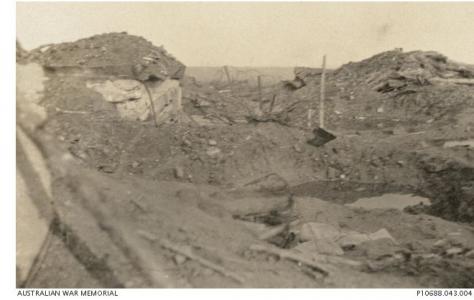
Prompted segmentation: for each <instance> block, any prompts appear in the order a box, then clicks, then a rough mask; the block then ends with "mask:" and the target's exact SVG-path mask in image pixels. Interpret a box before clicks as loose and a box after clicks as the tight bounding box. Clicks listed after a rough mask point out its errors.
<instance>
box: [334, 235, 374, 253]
mask: <svg viewBox="0 0 474 300" xmlns="http://www.w3.org/2000/svg"><path fill="white" fill-rule="evenodd" d="M369 240H370V238H369V235H368V234H365V233H360V232H357V231H351V232H349V233H347V234H345V235H344V236H342V237H341V238H340V239H338V240H337V243H338V244H339V246H341V247H342V249H344V250H350V249H352V248H354V247H355V246H358V245H360V244H362V243H363V242H367V241H369Z"/></svg>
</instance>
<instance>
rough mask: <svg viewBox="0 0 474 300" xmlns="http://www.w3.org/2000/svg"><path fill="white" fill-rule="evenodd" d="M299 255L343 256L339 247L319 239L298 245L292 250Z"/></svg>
mask: <svg viewBox="0 0 474 300" xmlns="http://www.w3.org/2000/svg"><path fill="white" fill-rule="evenodd" d="M293 249H294V250H297V251H299V252H301V253H314V252H317V253H320V254H328V255H343V254H344V251H343V250H342V248H341V247H339V245H338V244H337V243H335V242H334V241H332V240H331V239H319V240H314V241H309V242H304V243H301V244H298V245H297V246H296V247H294V248H293Z"/></svg>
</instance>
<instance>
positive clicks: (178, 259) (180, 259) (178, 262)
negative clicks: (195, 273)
mask: <svg viewBox="0 0 474 300" xmlns="http://www.w3.org/2000/svg"><path fill="white" fill-rule="evenodd" d="M173 260H174V263H175V264H176V265H178V266H179V265H181V264H183V263H184V262H186V260H187V258H186V257H185V256H183V255H181V254H176V255H175V256H174V257H173Z"/></svg>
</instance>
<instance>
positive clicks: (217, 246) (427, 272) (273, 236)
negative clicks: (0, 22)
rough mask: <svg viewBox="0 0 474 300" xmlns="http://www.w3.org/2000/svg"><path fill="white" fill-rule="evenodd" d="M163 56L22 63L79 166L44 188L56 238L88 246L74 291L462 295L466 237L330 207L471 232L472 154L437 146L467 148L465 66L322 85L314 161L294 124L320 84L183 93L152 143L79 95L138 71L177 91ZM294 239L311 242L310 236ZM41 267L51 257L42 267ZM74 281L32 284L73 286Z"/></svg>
mask: <svg viewBox="0 0 474 300" xmlns="http://www.w3.org/2000/svg"><path fill="white" fill-rule="evenodd" d="M122 43H124V44H125V46H124V47H119V45H121V44H122ZM163 51H164V50H159V49H156V47H154V46H152V45H151V44H150V43H149V42H146V41H144V40H143V39H141V38H137V37H132V36H128V35H124V34H109V35H99V36H95V37H92V38H89V39H84V40H80V41H77V42H74V43H66V44H62V45H49V46H47V47H41V48H39V49H37V50H35V51H33V53H31V54H29V57H30V59H33V60H35V61H39V62H41V63H43V64H44V66H45V67H46V68H47V69H48V70H49V73H48V76H49V81H48V82H47V83H46V89H45V92H44V97H43V99H42V101H41V104H42V105H43V106H44V107H45V108H46V110H47V112H48V120H47V122H46V123H45V124H44V125H43V127H42V128H41V130H42V133H44V134H46V135H48V136H49V137H50V138H51V139H50V140H48V143H50V145H52V146H54V145H55V144H58V145H61V147H63V148H64V149H65V151H66V152H68V153H69V154H70V155H71V156H72V157H73V158H72V160H73V161H74V164H73V166H74V169H75V168H77V170H76V171H75V172H72V173H71V176H72V177H70V178H69V177H68V176H65V177H66V179H64V182H63V183H64V184H62V185H61V182H62V181H61V179H59V180H58V181H57V183H58V185H59V186H58V187H56V189H55V191H56V193H58V194H57V195H58V196H59V198H61V199H66V200H65V201H64V203H62V204H61V205H62V206H61V207H60V211H61V214H63V216H64V220H65V223H67V224H72V225H73V226H72V227H73V228H72V229H71V228H69V229H71V230H72V231H73V232H74V233H77V234H78V235H79V236H81V237H83V238H84V239H85V241H84V244H85V245H87V247H85V248H84V247H83V248H80V249H79V250H78V252H76V254H77V257H76V258H75V259H76V260H78V261H81V258H82V259H83V260H84V258H85V257H87V255H85V254H84V253H83V252H81V251H82V250H84V249H89V250H88V251H89V252H87V253H89V254H90V252H92V253H94V255H93V256H91V257H93V258H94V259H99V260H100V261H101V262H102V263H101V264H99V265H100V266H103V267H104V268H103V269H101V270H96V269H94V268H91V266H90V265H87V264H85V270H84V268H82V269H81V272H92V274H95V277H94V278H95V280H98V282H99V283H98V282H97V281H94V282H89V283H88V284H90V285H93V286H95V285H100V284H103V283H104V282H100V277H101V276H100V274H102V273H101V272H105V273H106V274H107V275H108V276H109V275H114V277H106V278H113V280H112V281H109V284H110V283H111V282H112V283H113V284H118V285H120V286H127V287H143V286H150V285H151V286H155V285H156V286H161V285H163V284H164V285H168V284H169V285H174V286H195V287H204V286H207V287H209V286H220V287H222V286H256V287H257V286H258V287H263V286H268V287H283V286H285V287H286V286H288V287H291V286H298V287H315V286H317V287H382V286H404V287H407V286H410V287H411V286H444V287H446V286H452V287H466V286H472V282H473V281H472V280H473V279H472V275H469V274H472V272H471V273H470V271H472V267H473V266H472V255H473V254H472V249H473V244H472V241H473V240H474V238H473V232H472V228H471V227H469V226H467V225H465V224H457V223H454V222H449V221H446V220H442V219H439V218H437V217H433V216H427V215H425V214H420V215H410V214H407V213H403V212H400V211H394V210H377V211H365V210H360V209H357V208H351V207H347V206H344V205H343V204H347V203H350V202H354V201H355V200H357V198H359V197H368V196H373V195H381V194H383V193H386V192H393V193H408V192H411V193H418V194H421V195H424V196H428V197H429V198H430V199H431V200H432V202H433V205H432V206H431V207H430V208H429V209H427V210H426V209H425V208H423V210H425V212H426V211H427V212H429V213H431V214H435V215H437V216H442V217H443V218H446V219H449V220H455V221H462V222H472V220H473V219H472V218H473V213H472V209H471V208H472V180H473V178H472V176H473V174H472V170H473V159H472V148H469V147H467V148H466V147H461V148H459V147H454V148H446V147H443V145H444V143H445V142H446V141H450V140H466V139H470V138H472V137H473V135H474V134H473V131H472V128H473V127H472V126H473V124H472V111H473V110H472V107H473V102H472V92H473V87H472V86H470V85H466V84H465V83H466V81H456V80H459V79H467V80H469V79H471V78H472V73H470V71H469V70H470V69H469V68H468V67H465V66H461V65H459V64H455V63H452V62H450V61H449V60H447V59H446V58H445V57H443V56H441V55H439V54H437V53H432V52H410V53H403V52H400V51H390V52H385V53H382V54H379V55H377V56H374V57H372V58H369V59H367V60H365V61H362V62H359V63H350V64H348V65H345V66H343V67H341V68H340V69H338V70H334V71H331V72H330V73H329V74H328V81H327V84H328V86H327V90H328V105H327V107H328V112H327V116H328V130H330V131H332V132H334V133H335V134H336V135H337V138H336V139H335V140H334V141H331V142H330V143H328V144H326V145H324V146H322V147H314V146H312V145H310V144H308V143H307V141H308V139H309V138H310V137H311V129H312V128H307V125H306V124H307V119H306V116H307V110H308V107H309V106H310V104H311V106H312V108H314V109H317V108H318V107H317V103H318V100H319V98H318V97H319V73H318V72H306V73H303V75H302V74H299V76H300V79H299V80H301V81H302V83H301V82H300V85H299V86H296V88H295V87H293V88H292V89H288V87H287V85H288V84H284V83H281V84H278V85H276V86H271V87H266V88H265V89H264V90H263V91H262V93H259V91H258V90H257V89H256V88H255V87H251V86H246V85H245V84H242V83H241V84H239V85H237V84H236V85H232V84H231V85H226V84H223V86H222V87H219V88H215V87H211V86H206V85H202V84H201V85H199V84H198V83H196V82H193V81H190V80H184V81H182V82H181V85H182V88H183V103H182V105H183V110H182V114H181V117H180V118H176V119H173V120H170V122H166V123H163V124H160V125H159V126H158V127H156V126H155V124H153V122H151V121H150V120H144V121H130V120H124V119H123V118H121V116H120V115H119V114H118V113H117V110H116V108H115V107H114V105H113V104H112V103H109V102H107V101H105V100H104V98H103V95H101V94H100V93H98V92H96V91H94V90H92V89H90V88H88V87H87V81H88V80H90V78H91V76H92V77H93V76H104V74H106V75H107V76H108V77H115V76H117V77H118V76H119V75H120V74H122V73H121V72H124V73H123V74H124V75H125V76H128V75H130V74H132V73H133V70H134V69H135V70H136V68H135V67H134V65H135V63H136V64H140V65H143V66H144V67H143V68H142V69H141V70H140V71H142V72H141V73H140V74H142V75H143V76H145V77H146V79H147V80H157V79H156V78H154V77H159V76H158V75H156V74H160V73H161V74H163V75H164V76H167V77H170V78H173V77H178V78H180V76H181V75H180V74H181V73H180V72H181V70H182V69H183V68H184V67H183V66H182V65H181V64H180V63H179V62H178V61H176V60H175V59H173V58H171V57H170V56H169V55H168V54H166V55H165V52H163ZM153 53H154V54H153ZM150 54H153V55H155V56H153V57H151V56H150ZM144 58H149V59H144ZM124 61H125V62H127V68H126V70H125V69H120V68H118V67H119V66H120V65H121V64H122V63H123V62H124ZM153 62H155V63H153ZM109 65H112V67H111V68H109V67H108V66H109ZM70 66H73V67H70ZM114 66H117V68H115V67H114ZM147 70H148V71H147ZM163 70H165V71H166V72H165V73H162V72H161V71H163ZM130 72H132V73H130ZM304 74H306V75H304ZM134 75H136V74H134ZM150 76H151V77H153V78H150ZM158 79H159V78H158ZM260 95H261V96H262V97H260ZM312 121H313V124H316V123H317V121H318V120H317V117H316V116H315V118H314V119H313V120H312ZM54 148H55V147H52V148H51V149H49V150H47V151H46V153H48V151H52V152H54V151H55V150H54ZM59 148H60V147H58V149H59ZM51 159H52V160H53V161H54V160H55V159H57V156H51ZM59 161H60V160H59ZM75 164H77V165H75ZM316 197H318V198H322V199H323V200H326V201H322V200H319V199H317V198H316ZM91 201H92V202H91ZM331 202H332V203H331ZM94 203H96V204H97V205H98V206H100V208H101V212H102V214H97V212H95V210H94V209H91V208H93V207H94ZM71 207H73V208H74V209H71ZM84 216H87V217H84ZM102 217H103V218H102ZM100 219H103V222H102V223H101V222H97V220H100ZM84 220H86V221H84ZM104 220H105V221H104ZM107 221H110V222H112V223H110V224H109V223H107ZM320 223H322V224H323V225H321V224H320ZM308 224H309V225H308ZM308 227H309V228H312V230H313V231H314V230H316V231H315V232H316V233H315V234H314V235H313V234H311V235H310V237H309V238H308V235H307V234H305V233H304V232H305V231H306V230H307V228H308ZM117 228H120V230H118V231H117ZM318 228H325V229H327V230H323V232H324V236H319V235H317V232H318V231H317V229H318ZM66 229H68V228H66ZM66 229H64V228H62V230H66ZM114 229H115V230H114ZM382 229H385V230H382ZM380 230H382V231H380ZM327 232H332V233H334V234H333V235H330V236H327V235H325V234H326V233H327ZM377 232H378V234H382V238H379V237H377V234H376V233H377ZM387 232H388V234H387ZM138 233H140V234H138ZM374 234H375V236H374ZM137 236H138V237H137ZM99 237H100V238H99ZM313 239H314V240H313ZM341 239H342V240H343V241H345V242H342V241H341ZM348 239H350V242H347V240H348ZM312 240H313V242H315V243H316V245H317V246H316V247H320V246H321V245H322V246H321V247H327V248H324V249H322V248H317V249H315V248H314V245H312V244H311V242H312ZM380 240H383V241H380ZM98 241H103V242H98ZM59 242H60V241H58V243H59ZM136 242H137V243H138V244H137V243H136ZM308 242H309V244H308ZM346 242H347V243H346ZM81 245H83V244H80V246H81ZM134 245H141V246H140V247H139V248H140V249H145V251H143V252H142V251H141V250H140V249H138V248H137V247H136V246H134ZM67 246H69V247H73V246H74V245H68V244H67ZM52 247H53V248H54V245H53V246H52ZM262 247H263V248H262ZM268 247H270V248H268ZM275 248H276V249H275ZM58 249H59V248H58ZM74 249H76V248H74ZM81 249H82V250H81ZM328 249H329V250H330V251H329V252H331V251H334V253H336V254H334V253H332V252H331V253H332V254H328ZM63 250H64V249H63ZM76 250H77V249H76ZM57 251H58V252H59V250H57ZM137 251H138V252H137ZM53 252H54V251H53ZM333 254H334V255H333ZM295 257H296V259H295ZM68 259H71V260H72V261H74V259H73V258H71V257H69V258H68ZM308 260H310V261H311V263H308ZM148 261H154V262H156V263H157V264H158V267H160V268H164V270H166V272H165V273H166V274H164V275H167V276H169V277H168V278H171V279H169V281H168V280H164V278H166V276H164V277H161V276H162V275H163V274H161V275H160V274H155V273H153V272H151V271H150V270H149V269H148V268H147V266H146V262H148ZM295 262H296V263H295ZM82 263H84V261H82ZM463 264H464V265H463ZM82 265H83V266H84V264H82ZM154 267H156V266H154ZM114 268H115V269H116V270H117V271H111V270H114ZM51 269H54V259H53V260H51V259H50V260H47V263H46V264H45V265H44V266H43V270H51ZM50 273H51V272H50ZM42 274H47V273H42ZM77 274H79V273H77ZM77 274H75V273H71V274H68V275H67V276H65V277H66V278H50V277H48V276H46V275H43V276H46V278H45V277H41V278H39V279H38V281H36V284H45V283H48V282H50V283H51V282H53V283H52V284H51V285H54V284H59V285H68V286H74V285H76V286H81V285H82V286H83V285H84V283H83V282H81V281H80V280H77V281H74V280H76V279H77V278H76V276H77ZM328 274H329V276H328ZM407 276H408V277H407ZM53 279H54V280H56V281H54V280H53ZM51 280H52V281H51ZM162 280H164V281H162Z"/></svg>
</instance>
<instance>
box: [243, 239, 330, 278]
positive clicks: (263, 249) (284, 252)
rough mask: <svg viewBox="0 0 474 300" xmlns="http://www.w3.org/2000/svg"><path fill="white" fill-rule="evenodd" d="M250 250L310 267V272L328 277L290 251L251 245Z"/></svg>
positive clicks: (311, 263)
mask: <svg viewBox="0 0 474 300" xmlns="http://www.w3.org/2000/svg"><path fill="white" fill-rule="evenodd" d="M249 249H250V250H252V251H259V252H266V253H269V254H273V255H277V256H278V257H280V258H281V259H288V260H291V261H294V262H296V263H298V264H302V265H306V266H308V267H310V268H311V269H312V270H314V271H316V272H318V273H321V274H322V275H323V276H328V275H329V272H328V271H326V270H325V269H323V268H322V267H320V266H319V265H318V264H317V263H315V262H313V261H311V260H308V259H306V258H305V257H303V256H299V255H297V254H295V253H294V252H292V251H289V250H284V249H279V248H276V247H270V246H264V245H251V246H250V248H249Z"/></svg>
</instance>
